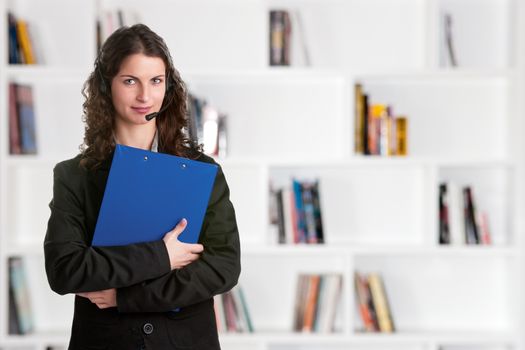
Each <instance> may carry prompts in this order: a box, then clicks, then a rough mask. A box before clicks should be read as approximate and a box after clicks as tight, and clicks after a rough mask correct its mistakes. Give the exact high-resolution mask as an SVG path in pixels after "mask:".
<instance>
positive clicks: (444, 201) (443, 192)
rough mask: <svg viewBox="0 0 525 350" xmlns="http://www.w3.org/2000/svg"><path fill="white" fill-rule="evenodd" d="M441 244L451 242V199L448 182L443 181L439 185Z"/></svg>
mask: <svg viewBox="0 0 525 350" xmlns="http://www.w3.org/2000/svg"><path fill="white" fill-rule="evenodd" d="M438 205H439V228H438V230H439V231H438V232H439V244H449V243H450V230H449V211H448V207H449V201H448V192H447V184H446V183H441V184H440V185H439V204H438Z"/></svg>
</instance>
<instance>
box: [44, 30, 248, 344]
mask: <svg viewBox="0 0 525 350" xmlns="http://www.w3.org/2000/svg"><path fill="white" fill-rule="evenodd" d="M83 95H84V97H85V99H86V100H85V102H84V105H83V106H84V114H85V124H86V128H85V137H84V145H83V147H82V152H81V154H79V155H78V156H77V157H75V158H73V159H71V160H67V161H64V162H61V163H59V164H57V166H56V167H55V169H54V188H53V200H52V201H51V203H50V208H51V216H50V219H49V223H48V228H47V233H46V237H45V242H44V250H45V264H46V272H47V277H48V280H49V284H50V286H51V288H52V289H53V290H54V291H55V292H57V293H59V294H67V293H75V294H76V298H75V312H74V318H73V325H72V332H71V338H70V344H69V349H71V350H76V349H219V348H220V346H219V342H218V335H217V328H216V324H215V314H214V311H213V296H214V295H216V294H219V293H223V292H225V291H227V290H229V289H231V288H232V287H233V286H234V285H235V284H236V283H237V279H238V277H239V273H240V248H239V237H238V231H237V224H236V220H235V213H234V209H233V206H232V204H231V202H230V200H229V189H228V185H227V184H226V180H225V178H224V174H223V173H222V171H221V170H220V168H219V171H218V173H217V176H216V179H215V184H214V187H213V190H212V194H211V196H210V201H209V203H208V208H207V210H206V215H205V218H204V221H203V224H202V230H201V234H200V241H199V244H186V243H182V242H180V241H178V240H177V236H178V235H179V234H180V233H181V232H182V231H183V230H184V227H185V225H186V222H185V220H182V221H181V222H180V223H179V224H178V225H177V226H176V227H175V228H174V229H173V230H172V231H171V232H168V233H167V234H166V235H165V236H164V238H163V239H162V240H160V241H154V242H147V243H140V244H131V245H127V246H121V247H92V246H91V241H92V238H93V233H94V229H95V225H96V222H97V216H98V212H99V209H100V205H101V202H102V197H103V194H104V189H105V185H106V181H107V177H108V173H109V168H110V165H111V160H112V155H113V151H114V148H115V144H116V143H120V144H124V145H128V146H132V147H137V148H142V149H148V150H153V151H155V150H156V149H158V151H159V152H164V153H169V154H173V155H178V156H183V157H189V158H192V159H196V160H199V161H203V162H209V163H211V162H213V160H212V159H211V158H209V157H207V156H205V155H203V154H202V153H201V152H200V151H199V149H198V147H196V146H195V145H194V144H193V143H192V142H190V140H189V139H188V138H187V137H186V136H185V134H184V132H183V130H184V128H185V127H186V126H187V120H186V91H185V87H184V83H183V82H182V80H181V78H180V76H179V74H178V72H177V70H176V69H175V68H174V66H173V63H172V60H171V56H170V54H169V52H168V49H167V47H166V44H165V43H164V41H163V40H162V38H160V37H159V36H158V35H156V34H155V33H154V32H152V31H151V30H150V29H149V28H148V27H147V26H145V25H134V26H132V27H126V28H121V29H119V30H117V31H116V32H115V33H114V34H112V35H111V36H110V37H109V38H108V39H107V40H106V42H105V43H104V45H103V47H102V49H101V51H100V53H99V56H98V58H97V60H96V61H95V70H94V71H93V72H92V73H91V75H90V77H89V78H88V80H87V81H86V83H85V85H84V91H83ZM154 112H159V113H158V114H157V115H156V118H153V119H151V120H149V121H148V120H147V119H146V118H145V117H146V116H147V115H149V116H150V117H151V116H152V115H151V113H154ZM171 310H176V311H171Z"/></svg>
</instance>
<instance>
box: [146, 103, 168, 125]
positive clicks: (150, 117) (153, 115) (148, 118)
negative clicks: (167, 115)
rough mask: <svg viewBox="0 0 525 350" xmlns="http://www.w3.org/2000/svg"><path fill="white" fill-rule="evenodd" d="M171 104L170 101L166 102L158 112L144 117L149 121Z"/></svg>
mask: <svg viewBox="0 0 525 350" xmlns="http://www.w3.org/2000/svg"><path fill="white" fill-rule="evenodd" d="M169 105H170V104H169V103H167V104H165V105H164V107H162V108H161V109H160V110H159V111H158V112H153V113H150V114H146V116H145V117H144V118H146V120H147V121H148V122H149V121H150V120H151V119H153V118H155V117H157V116H158V115H159V114H160V113H161V112H164V111H165V110H166V109H167V108H168V106H169Z"/></svg>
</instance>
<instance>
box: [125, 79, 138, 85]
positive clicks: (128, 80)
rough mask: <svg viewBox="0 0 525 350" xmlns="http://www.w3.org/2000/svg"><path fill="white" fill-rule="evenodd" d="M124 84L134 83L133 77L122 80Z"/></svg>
mask: <svg viewBox="0 0 525 350" xmlns="http://www.w3.org/2000/svg"><path fill="white" fill-rule="evenodd" d="M124 84H126V85H134V84H135V79H131V78H130V79H126V80H124Z"/></svg>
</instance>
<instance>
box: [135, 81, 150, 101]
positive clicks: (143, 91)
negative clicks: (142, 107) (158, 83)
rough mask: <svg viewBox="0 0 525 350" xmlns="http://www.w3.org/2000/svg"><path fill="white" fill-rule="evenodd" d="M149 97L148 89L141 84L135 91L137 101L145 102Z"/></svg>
mask: <svg viewBox="0 0 525 350" xmlns="http://www.w3.org/2000/svg"><path fill="white" fill-rule="evenodd" d="M149 97H150V91H149V87H148V86H147V85H146V84H141V86H139V87H138V91H137V100H138V101H140V102H147V101H148V100H149Z"/></svg>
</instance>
